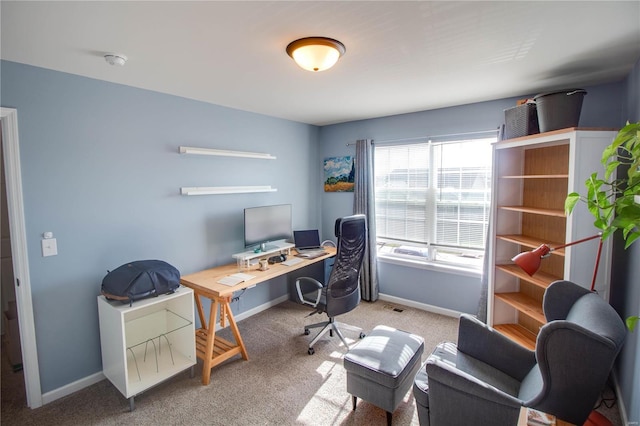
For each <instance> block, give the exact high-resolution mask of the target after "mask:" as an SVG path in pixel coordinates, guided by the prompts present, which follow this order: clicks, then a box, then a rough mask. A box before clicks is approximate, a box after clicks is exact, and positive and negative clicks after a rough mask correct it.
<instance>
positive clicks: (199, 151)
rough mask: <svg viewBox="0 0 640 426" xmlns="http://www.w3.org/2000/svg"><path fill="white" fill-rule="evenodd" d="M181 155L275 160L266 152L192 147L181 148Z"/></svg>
mask: <svg viewBox="0 0 640 426" xmlns="http://www.w3.org/2000/svg"><path fill="white" fill-rule="evenodd" d="M180 154H193V155H217V156H221V157H244V158H259V159H263V160H275V159H276V157H274V156H273V155H271V154H267V153H264V152H248V151H229V150H226V149H211V148H195V147H191V146H181V147H180Z"/></svg>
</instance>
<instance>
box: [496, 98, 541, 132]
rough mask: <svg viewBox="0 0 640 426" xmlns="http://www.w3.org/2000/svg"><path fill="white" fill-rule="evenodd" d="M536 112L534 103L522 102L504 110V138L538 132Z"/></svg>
mask: <svg viewBox="0 0 640 426" xmlns="http://www.w3.org/2000/svg"><path fill="white" fill-rule="evenodd" d="M538 132H539V130H538V114H537V112H536V105H535V104H522V105H518V106H516V107H513V108H509V109H505V110H504V137H505V139H511V138H517V137H520V136H527V135H534V134H536V133H538Z"/></svg>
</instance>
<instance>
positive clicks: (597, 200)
mask: <svg viewBox="0 0 640 426" xmlns="http://www.w3.org/2000/svg"><path fill="white" fill-rule="evenodd" d="M601 162H602V165H603V166H604V174H603V177H602V178H600V177H599V176H598V173H597V172H594V173H593V174H591V176H590V177H589V178H588V179H587V180H586V181H585V187H586V189H587V193H586V195H580V194H578V193H577V192H572V193H571V194H569V195H568V196H567V199H566V201H565V210H566V212H567V214H570V213H571V212H572V211H573V209H574V207H575V206H576V204H577V203H578V201H584V202H586V203H587V208H588V209H589V212H590V213H591V214H592V215H593V217H594V218H595V221H594V223H593V224H594V226H595V227H596V228H598V229H600V231H601V232H602V238H603V239H605V238H608V237H609V236H610V235H611V234H613V233H614V232H615V231H617V230H618V229H620V230H622V236H623V238H624V240H625V246H624V248H625V249H627V248H628V247H629V246H630V245H631V244H633V243H634V242H635V241H637V240H638V238H640V122H638V123H628V122H627V125H626V126H624V127H623V128H622V129H621V130H620V131H619V132H618V134H617V135H616V137H615V139H614V140H613V142H612V143H611V145H609V146H608V147H606V148H605V149H604V151H603V152H602V160H601ZM614 172H617V173H616V174H615V179H613V178H612V177H613V176H614ZM626 322H627V327H628V328H629V330H631V331H633V329H634V327H635V326H636V324H637V322H638V316H631V317H629V318H627V321H626Z"/></svg>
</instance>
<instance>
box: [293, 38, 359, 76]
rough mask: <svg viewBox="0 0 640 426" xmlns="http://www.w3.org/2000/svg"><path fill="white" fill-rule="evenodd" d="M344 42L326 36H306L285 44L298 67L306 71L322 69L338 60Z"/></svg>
mask: <svg viewBox="0 0 640 426" xmlns="http://www.w3.org/2000/svg"><path fill="white" fill-rule="evenodd" d="M344 52H346V49H345V47H344V44H342V43H340V42H339V41H338V40H334V39H332V38H327V37H306V38H301V39H299V40H296V41H292V42H291V43H289V45H288V46H287V54H288V55H289V56H291V57H292V58H293V60H294V61H296V64H298V65H299V66H300V68H302V69H305V70H307V71H313V72H316V71H324V70H326V69H329V68H331V67H332V66H334V65H335V63H336V62H338V59H339V58H340V56H342V55H344Z"/></svg>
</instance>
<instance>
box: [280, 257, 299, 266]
mask: <svg viewBox="0 0 640 426" xmlns="http://www.w3.org/2000/svg"><path fill="white" fill-rule="evenodd" d="M300 262H302V259H300V258H299V257H290V258H289V259H287V260H285V261H284V262H282V264H283V265H287V266H293V265H297V264H298V263H300Z"/></svg>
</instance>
